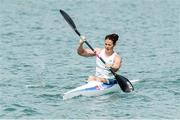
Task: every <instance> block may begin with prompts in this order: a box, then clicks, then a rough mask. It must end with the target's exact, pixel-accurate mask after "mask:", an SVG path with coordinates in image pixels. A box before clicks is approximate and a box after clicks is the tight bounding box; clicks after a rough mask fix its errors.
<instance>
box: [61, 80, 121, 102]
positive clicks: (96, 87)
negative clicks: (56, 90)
mask: <svg viewBox="0 0 180 120" xmlns="http://www.w3.org/2000/svg"><path fill="white" fill-rule="evenodd" d="M116 91H119V86H118V84H117V83H114V84H104V83H102V82H98V81H90V82H88V83H87V84H85V85H82V86H79V87H77V88H75V89H72V90H70V91H68V92H66V93H64V96H63V99H64V100H65V99H70V98H72V97H75V96H80V95H83V96H99V95H103V94H107V93H111V92H116Z"/></svg>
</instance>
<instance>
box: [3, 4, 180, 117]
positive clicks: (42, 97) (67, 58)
mask: <svg viewBox="0 0 180 120" xmlns="http://www.w3.org/2000/svg"><path fill="white" fill-rule="evenodd" d="M179 6H180V2H179V0H146V1H145V0H136V1H132V0H106V1H104V0H86V1H83V0H76V1H74V0H51V1H50V0H38V1H37V0H0V118H1V119H8V118H10V119H15V118H16V119H33V118H36V119H60V118H62V119H71V118H79V119H80V118H82V119H99V118H101V119H105V118H106V119H180V114H179V113H180V102H179V101H180V90H179V85H180V73H179V71H180V62H179V61H180V47H179V46H180V8H179ZM60 8H61V9H64V10H65V11H66V12H67V13H69V14H70V16H71V17H72V18H73V20H74V21H75V23H76V25H77V28H78V29H79V31H80V32H81V33H82V34H83V35H85V36H86V38H87V39H88V40H89V43H90V44H91V45H92V46H93V47H102V46H103V39H104V36H105V35H106V34H109V33H112V32H116V33H118V34H119V35H120V40H119V41H118V43H117V44H118V45H117V46H116V51H118V52H119V53H120V54H121V56H122V58H123V66H122V68H121V70H120V71H119V74H122V75H123V76H126V77H127V78H129V79H130V80H132V79H138V80H140V81H139V82H137V83H136V84H134V87H135V91H134V92H133V93H130V94H125V93H123V92H121V90H120V92H119V93H113V94H108V95H103V96H99V97H76V98H73V99H70V100H67V101H63V100H62V95H63V93H64V92H66V91H69V90H70V89H72V88H75V87H77V86H79V85H81V84H82V82H83V81H84V80H85V79H86V78H87V76H88V75H91V74H93V73H94V66H95V63H94V62H95V60H94V58H83V57H80V56H78V55H77V53H76V48H77V44H78V39H79V38H78V36H77V35H76V34H75V33H74V32H73V31H72V30H71V28H70V27H69V26H68V24H67V23H65V21H64V19H63V18H62V16H61V15H60V13H59V9H60Z"/></svg>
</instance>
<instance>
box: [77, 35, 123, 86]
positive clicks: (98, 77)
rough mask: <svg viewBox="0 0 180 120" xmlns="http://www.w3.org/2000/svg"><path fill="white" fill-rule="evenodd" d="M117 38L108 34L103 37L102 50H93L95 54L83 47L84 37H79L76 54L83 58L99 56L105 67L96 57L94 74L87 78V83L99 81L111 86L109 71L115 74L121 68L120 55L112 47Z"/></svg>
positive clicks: (112, 77) (112, 79)
mask: <svg viewBox="0 0 180 120" xmlns="http://www.w3.org/2000/svg"><path fill="white" fill-rule="evenodd" d="M118 38H119V36H118V35H117V34H109V35H107V36H106V37H105V41H104V48H95V49H94V50H95V52H93V51H92V50H91V49H86V48H84V47H83V43H84V42H85V41H86V40H85V37H84V36H81V39H80V42H79V46H78V48H77V52H78V54H79V55H81V56H84V57H91V56H100V57H101V58H102V59H103V60H104V61H105V62H106V65H104V63H103V62H102V61H101V60H100V59H99V58H98V57H96V74H95V75H93V76H89V78H88V81H92V80H95V81H100V82H103V83H106V84H112V83H114V82H116V81H115V79H114V76H113V74H112V73H111V72H110V71H109V68H111V69H112V70H113V71H114V72H117V71H118V70H119V68H120V67H121V62H122V59H121V57H120V55H118V54H117V53H116V52H114V47H115V45H116V41H117V40H118Z"/></svg>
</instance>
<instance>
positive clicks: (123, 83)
mask: <svg viewBox="0 0 180 120" xmlns="http://www.w3.org/2000/svg"><path fill="white" fill-rule="evenodd" d="M60 13H61V15H62V16H63V17H64V19H65V20H66V22H67V23H68V24H69V25H70V26H71V28H72V29H73V30H74V31H75V32H76V34H77V35H78V36H79V37H81V34H80V33H79V31H78V30H77V28H76V25H75V24H74V22H73V20H72V19H71V18H70V16H69V15H68V14H67V13H66V12H65V11H63V10H60ZM85 43H86V45H87V46H88V47H89V48H90V49H91V50H92V51H93V52H94V53H96V51H95V50H94V49H93V48H92V46H91V45H90V44H89V43H88V42H87V40H86V41H85ZM96 56H97V57H98V58H99V59H100V60H101V61H102V62H103V63H104V64H106V62H105V61H104V60H103V59H102V58H101V57H100V56H99V55H98V54H96ZM109 70H110V71H111V73H112V74H113V75H114V77H115V78H116V80H117V82H118V84H119V86H120V88H121V89H122V91H123V92H131V91H133V90H134V87H133V85H132V84H131V82H130V81H129V80H128V79H127V78H125V77H123V76H121V75H118V74H116V73H115V72H114V71H113V70H112V68H109Z"/></svg>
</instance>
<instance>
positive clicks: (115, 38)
mask: <svg viewBox="0 0 180 120" xmlns="http://www.w3.org/2000/svg"><path fill="white" fill-rule="evenodd" d="M118 38H119V36H118V35H117V34H115V33H113V34H109V35H107V36H106V37H105V40H106V39H110V40H112V41H113V44H114V45H115V44H116V41H118Z"/></svg>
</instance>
